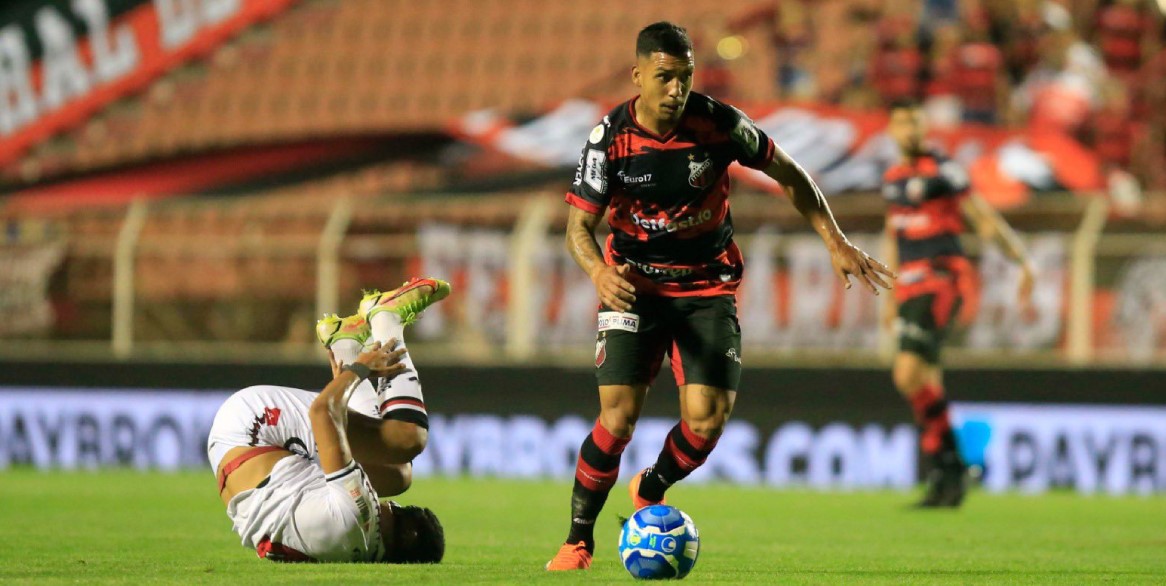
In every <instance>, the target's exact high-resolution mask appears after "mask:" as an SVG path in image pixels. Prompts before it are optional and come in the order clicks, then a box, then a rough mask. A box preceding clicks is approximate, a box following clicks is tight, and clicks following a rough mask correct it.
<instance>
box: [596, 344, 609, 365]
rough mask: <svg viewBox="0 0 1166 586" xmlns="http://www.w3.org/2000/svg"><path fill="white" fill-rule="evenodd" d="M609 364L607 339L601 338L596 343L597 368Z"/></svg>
mask: <svg viewBox="0 0 1166 586" xmlns="http://www.w3.org/2000/svg"><path fill="white" fill-rule="evenodd" d="M604 362H607V338H599V339H598V340H596V341H595V368H599V367H600V366H603V363H604Z"/></svg>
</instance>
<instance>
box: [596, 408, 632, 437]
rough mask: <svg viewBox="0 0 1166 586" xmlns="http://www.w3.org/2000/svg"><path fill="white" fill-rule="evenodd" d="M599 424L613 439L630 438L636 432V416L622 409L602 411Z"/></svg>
mask: <svg viewBox="0 0 1166 586" xmlns="http://www.w3.org/2000/svg"><path fill="white" fill-rule="evenodd" d="M599 424H600V425H602V426H603V428H604V429H606V430H607V431H608V433H610V434H611V435H613V436H615V437H631V436H632V434H633V433H635V431H636V414H635V413H632V412H630V411H627V410H624V409H618V408H616V409H604V410H603V411H602V412H601V413H600V414H599Z"/></svg>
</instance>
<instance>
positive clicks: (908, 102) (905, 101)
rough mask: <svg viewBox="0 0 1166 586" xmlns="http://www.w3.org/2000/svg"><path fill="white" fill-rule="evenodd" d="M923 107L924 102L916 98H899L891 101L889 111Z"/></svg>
mask: <svg viewBox="0 0 1166 586" xmlns="http://www.w3.org/2000/svg"><path fill="white" fill-rule="evenodd" d="M922 107H923V103H922V102H920V101H919V100H916V99H915V98H898V99H896V100H895V101H893V102H891V105H890V107H888V108H887V112H894V111H895V110H918V109H920V108H922Z"/></svg>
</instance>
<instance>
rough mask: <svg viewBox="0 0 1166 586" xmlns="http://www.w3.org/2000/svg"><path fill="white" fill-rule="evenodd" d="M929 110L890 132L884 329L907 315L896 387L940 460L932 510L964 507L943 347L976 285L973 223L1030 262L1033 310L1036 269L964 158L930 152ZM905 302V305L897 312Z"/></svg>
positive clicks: (932, 474)
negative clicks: (893, 158) (888, 289)
mask: <svg viewBox="0 0 1166 586" xmlns="http://www.w3.org/2000/svg"><path fill="white" fill-rule="evenodd" d="M924 116H925V115H924V112H923V110H922V109H921V108H920V107H919V106H918V104H915V103H913V102H904V103H901V104H896V105H895V106H892V108H891V120H890V125H889V127H888V133H889V134H890V136H891V138H892V139H894V141H895V143H896V144H897V145H898V147H899V155H900V160H899V161H898V163H897V164H895V165H894V166H892V167H891V168H890V169H888V170H887V172H886V175H885V176H884V177H883V197H884V198H885V199H886V200H887V203H888V204H889V207H888V209H887V225H886V231H887V236H888V239H887V241H888V244H889V246H890V250H889V251H888V260H889V261H890V263H891V266H892V267H894V268H896V269H897V272H898V275H899V276H898V278H897V279H896V281H895V294H894V295H888V296H887V297H888V298H887V307H886V308H885V309H886V311H885V313H884V318H885V321H884V325H885V326H887V327H890V326H891V324H892V323H894V320H895V317H896V316H897V318H898V320H897V321H898V327H899V352H898V354H897V355H896V356H895V362H894V366H893V373H892V375H893V378H894V381H895V387H897V388H898V390H899V392H900V393H901V394H902V395H903V397H904V398H906V399H907V401H908V402H909V403H910V404H911V408H912V411H913V412H914V415H915V421H916V422H917V423H918V424H919V427H920V435H919V445H920V447H921V448H922V450H923V453H924V455H925V456H926V457H927V458H928V459H929V460H930V462H929V465H930V467H929V474H928V476H927V493H926V494H925V495H924V497H923V500H921V501H920V502H919V503H918V504H919V506H924V507H956V506H959V504H960V503H961V502H962V501H963V497H964V492H965V467H964V464H963V461H962V460H961V458H960V455H959V452H958V450H957V446H956V440H955V435H954V434H953V433H952V429H951V422H950V420H949V418H948V411H947V400H946V399H945V398H944V392H943V371H942V369H941V368H940V364H939V351H940V346H941V345H942V343H943V339H944V337H945V336H946V335H947V331H948V329H949V327H950V326H951V322H952V320H953V319H954V318H955V316H956V314H957V313H958V312H959V309H960V306H961V304H962V303H963V302H964V299H965V297H966V296H967V294H968V293H969V292H970V291H971V288H972V287H974V285H975V275H974V269H973V267H972V265H971V264H970V263H969V262H968V259H967V258H966V257H965V256H964V252H963V248H962V247H961V246H960V240H959V238H960V234H962V233H963V231H964V219H965V218H967V219H968V220H969V221H970V222H971V223H972V226H973V228H975V229H976V232H977V233H978V235H979V236H980V237H981V238H982V239H983V240H984V241H985V242H988V241H995V242H996V243H997V244H999V246H1000V248H1001V249H1002V250H1003V252H1004V254H1006V255H1007V256H1008V258H1009V259H1011V260H1013V261H1014V262H1016V263H1018V264H1019V265H1020V266H1021V279H1020V287H1019V298H1020V303H1021V305H1022V307H1027V304H1028V302H1029V298H1030V297H1031V295H1032V287H1033V271H1032V268H1031V265H1030V264H1029V262H1028V259H1027V257H1026V255H1025V252H1024V246H1023V244H1021V242H1020V239H1019V238H1017V236H1016V233H1015V232H1013V231H1012V228H1011V227H1009V226H1008V223H1007V222H1005V221H1004V219H1003V218H1001V217H1000V215H999V214H997V213H996V211H995V210H994V209H993V208H992V207H991V206H990V205H989V204H988V203H987V202H985V201H984V200H983V199H981V198H979V197H977V196H975V195H973V194H971V193H969V191H968V190H969V187H970V184H969V180H968V175H967V173H966V172H965V171H964V169H963V168H962V167H960V165H959V164H958V163H956V162H955V161H950V160H947V159H945V158H944V157H942V156H940V155H938V154H936V153H934V152H932V151H930V150H928V149H927V148H926V146H924V136H925V134H926V124H925V118H924ZM896 306H897V307H896Z"/></svg>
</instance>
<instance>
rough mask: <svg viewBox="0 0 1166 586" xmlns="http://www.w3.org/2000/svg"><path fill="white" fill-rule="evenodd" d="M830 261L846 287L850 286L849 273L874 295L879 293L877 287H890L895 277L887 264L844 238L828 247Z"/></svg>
mask: <svg viewBox="0 0 1166 586" xmlns="http://www.w3.org/2000/svg"><path fill="white" fill-rule="evenodd" d="M830 263H831V264H833V265H834V274H836V275H838V278H839V279H840V280H841V281H842V282H843V283H844V284H845V285H846V288H847V289H849V288H850V277H851V275H853V276H854V277H855V278H857V279H858V281H859V282H860V283H863V284H865V285H866V286H867V287H868V288H870V291H871V293H874V294H875V295H878V294H879V289H878V288H879V287H882V288H883V289H888V290H889V289H891V282H892V281H894V279H895V273H894V271H892V270H891V269H888V268H887V265H884V264H883V263H881V262H879V261H877V260H875V259H873V258H871V256H870V255H868V254H867V253H865V252H863V251H862V250H860V249H859V248H858V247H857V246H855V245H853V244H851V243H850V241H849V240H846V239H845V238H843V239H842V241H841V242H839V243H837V244H836V245H834V246H831V247H830ZM884 277H886V279H884Z"/></svg>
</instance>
